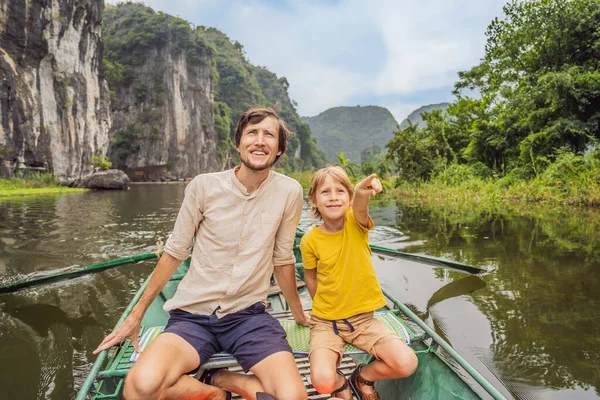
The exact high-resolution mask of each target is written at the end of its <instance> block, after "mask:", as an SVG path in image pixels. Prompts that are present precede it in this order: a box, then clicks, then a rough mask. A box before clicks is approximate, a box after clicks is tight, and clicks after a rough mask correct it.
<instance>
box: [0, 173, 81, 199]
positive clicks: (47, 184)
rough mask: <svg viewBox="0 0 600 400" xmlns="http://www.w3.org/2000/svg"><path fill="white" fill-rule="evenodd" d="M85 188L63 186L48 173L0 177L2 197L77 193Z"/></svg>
mask: <svg viewBox="0 0 600 400" xmlns="http://www.w3.org/2000/svg"><path fill="white" fill-rule="evenodd" d="M85 190H86V189H76V188H70V187H66V186H61V185H60V184H59V182H58V179H56V177H54V176H53V175H52V174H48V173H29V174H26V175H25V176H23V178H13V179H0V197H12V196H29V195H39V194H57V193H77V192H83V191H85Z"/></svg>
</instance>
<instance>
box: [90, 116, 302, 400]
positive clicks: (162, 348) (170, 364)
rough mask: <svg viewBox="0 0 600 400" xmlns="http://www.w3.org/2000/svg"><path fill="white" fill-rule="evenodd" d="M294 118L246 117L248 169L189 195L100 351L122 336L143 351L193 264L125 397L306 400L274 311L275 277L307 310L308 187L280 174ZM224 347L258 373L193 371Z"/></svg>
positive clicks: (239, 133)
mask: <svg viewBox="0 0 600 400" xmlns="http://www.w3.org/2000/svg"><path fill="white" fill-rule="evenodd" d="M289 134H290V132H289V131H288V129H287V127H286V124H285V122H284V121H283V120H281V119H280V118H279V116H277V114H276V113H275V112H274V111H273V110H271V109H253V110H250V111H247V112H246V113H244V115H242V117H241V118H240V120H239V122H238V125H237V129H236V133H235V144H236V148H237V151H238V152H239V153H240V159H241V162H242V163H241V166H239V167H236V168H235V169H233V170H228V171H223V172H217V173H211V174H204V175H198V176H197V177H196V178H194V180H192V182H190V184H189V185H188V186H187V188H186V190H185V198H184V200H183V204H182V206H181V209H180V210H179V215H178V216H177V221H176V222H175V227H174V229H173V233H172V235H171V236H170V237H169V239H168V240H167V243H166V246H165V252H164V254H163V256H162V257H161V258H160V260H159V262H158V264H157V265H156V268H155V270H154V274H153V275H152V278H151V280H150V283H149V285H148V287H147V289H146V290H145V292H144V294H143V295H142V297H141V298H140V300H139V302H138V303H137V305H136V306H135V308H134V309H133V310H132V312H131V314H130V315H129V317H128V318H127V319H126V320H125V321H123V323H122V324H121V325H120V326H119V327H118V328H117V329H116V330H115V331H114V332H112V333H111V334H110V335H108V336H107V337H106V338H105V339H104V341H103V342H102V343H101V344H100V346H98V348H97V349H96V350H95V351H94V353H98V352H100V351H102V350H104V349H107V348H110V347H111V346H113V345H115V344H117V343H119V342H121V341H122V340H124V339H125V338H129V339H131V340H132V341H133V344H134V346H135V348H136V349H138V347H139V345H138V335H139V330H140V321H141V319H142V317H143V315H144V313H145V311H146V309H147V308H148V306H149V305H150V304H151V303H152V301H153V300H154V298H155V297H156V296H157V295H158V294H159V293H160V291H161V290H162V288H163V287H164V285H165V284H166V283H167V282H168V280H169V278H170V277H171V275H172V274H173V273H174V272H175V270H176V269H177V266H178V265H179V264H180V263H181V260H184V259H186V258H187V257H188V255H189V253H190V250H191V249H192V239H193V238H194V237H195V238H196V240H195V243H194V249H193V252H192V261H191V264H190V268H189V271H188V273H187V274H186V276H185V277H184V278H183V280H182V281H181V283H180V284H179V287H178V289H177V292H176V293H175V295H174V296H173V298H172V299H171V300H169V301H168V302H167V303H166V304H165V310H166V311H169V312H170V317H169V322H168V324H167V327H166V328H165V331H164V332H163V333H162V334H161V335H159V337H158V338H156V339H155V340H153V341H152V342H151V343H150V345H149V346H148V348H147V349H146V350H144V352H142V353H141V355H140V358H139V360H138V361H137V362H136V363H135V364H134V366H133V367H132V369H131V371H130V372H129V375H128V377H127V379H126V381H125V388H124V396H125V398H126V399H159V398H160V399H180V398H185V399H191V398H202V399H204V398H207V399H225V398H226V396H227V395H228V393H227V392H236V393H238V394H240V395H242V396H243V397H245V398H250V399H253V398H255V396H256V393H257V392H267V393H269V394H271V395H273V396H275V398H277V399H306V397H307V395H306V390H305V388H304V385H303V383H302V380H301V377H300V374H299V372H298V369H297V368H296V364H295V362H294V358H293V355H292V353H291V348H290V346H289V344H288V342H287V340H286V338H285V331H283V329H282V328H281V325H280V324H279V322H278V321H277V320H276V319H275V318H273V317H272V316H271V315H269V314H268V313H266V312H265V307H264V305H263V302H264V300H266V298H267V292H268V289H269V285H270V277H271V273H272V272H273V271H274V272H275V277H276V278H277V281H278V283H279V286H280V287H281V290H282V292H283V294H284V296H285V297H286V299H287V300H288V303H289V305H290V309H291V311H292V314H293V316H294V319H295V320H296V322H298V323H300V324H304V325H306V324H307V322H308V316H307V314H305V313H304V311H303V310H302V304H301V302H300V298H299V297H298V293H297V291H296V277H295V268H294V262H295V260H294V256H293V251H292V248H293V242H294V237H295V231H296V225H297V224H298V221H299V220H300V214H301V211H302V199H303V196H302V187H301V186H300V185H299V184H298V182H296V181H294V180H293V179H290V178H288V177H285V176H283V175H281V174H278V173H276V172H274V171H271V170H270V168H271V166H272V165H273V164H274V163H275V162H276V161H277V160H278V159H279V157H280V156H281V154H283V153H284V152H285V149H286V147H287V141H288V136H289ZM219 351H225V352H227V353H231V354H233V355H234V356H235V357H236V358H237V360H238V361H239V362H240V364H241V365H242V367H243V368H244V370H250V371H251V372H252V373H253V374H254V376H248V375H242V374H235V373H232V372H230V371H227V370H217V371H216V372H215V371H211V373H210V374H208V377H207V379H205V382H206V383H208V385H207V384H205V383H202V382H200V381H198V380H197V379H194V378H193V377H191V376H189V375H187V374H188V373H190V372H192V371H195V370H197V369H198V368H199V367H200V366H201V365H202V364H203V363H205V362H206V361H207V360H208V358H209V357H210V356H211V355H212V354H214V353H216V352H219Z"/></svg>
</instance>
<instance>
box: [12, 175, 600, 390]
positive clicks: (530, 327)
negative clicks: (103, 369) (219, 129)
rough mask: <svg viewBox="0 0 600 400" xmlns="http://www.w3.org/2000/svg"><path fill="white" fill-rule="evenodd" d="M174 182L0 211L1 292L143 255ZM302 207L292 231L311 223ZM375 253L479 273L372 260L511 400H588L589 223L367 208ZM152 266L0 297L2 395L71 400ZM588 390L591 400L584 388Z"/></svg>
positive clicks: (594, 223)
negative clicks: (439, 260)
mask: <svg viewBox="0 0 600 400" xmlns="http://www.w3.org/2000/svg"><path fill="white" fill-rule="evenodd" d="M183 190H184V185H143V186H134V187H133V188H132V190H130V191H127V192H97V193H96V192H90V193H84V194H70V195H60V196H50V197H40V198H23V199H16V200H15V199H11V200H8V201H7V200H2V201H1V202H0V284H6V283H7V282H13V281H17V280H21V279H23V278H25V277H27V276H29V275H30V274H32V273H36V274H40V273H50V272H52V271H54V270H58V269H60V268H64V267H68V266H74V267H82V266H86V265H90V264H94V263H97V262H101V261H104V260H107V259H114V258H117V257H121V256H124V255H131V254H137V253H141V252H148V251H154V243H155V241H156V238H157V237H161V238H163V239H164V238H166V236H167V234H168V233H169V232H170V230H171V229H172V227H173V222H174V220H175V217H176V215H177V212H178V209H179V206H180V204H181V201H182V199H183ZM308 214H309V206H308V205H305V208H304V217H305V218H303V219H302V221H301V224H300V225H301V227H302V228H304V229H307V228H309V227H310V226H311V225H313V224H314V223H315V221H314V220H311V219H309V218H308ZM371 214H372V216H373V218H374V220H375V222H376V225H377V226H376V227H375V229H374V230H373V231H372V232H371V234H370V238H371V241H372V242H373V243H374V244H379V245H383V246H387V247H391V248H394V249H398V250H402V251H408V252H421V253H424V254H428V255H432V256H436V257H446V258H449V259H452V260H455V261H459V262H464V263H467V264H472V265H476V266H479V267H484V268H486V269H487V270H489V272H488V273H487V274H485V275H483V276H470V275H468V274H465V273H460V272H456V271H449V270H446V269H440V268H432V267H431V266H429V265H423V264H420V263H416V262H414V261H411V260H402V259H399V258H396V257H390V256H387V255H381V254H376V255H374V256H373V260H374V265H375V268H376V270H377V273H378V276H379V279H380V282H381V284H382V286H384V287H385V288H386V289H388V290H389V291H390V292H392V293H393V294H394V295H395V296H396V297H397V298H399V299H400V300H401V301H403V302H405V303H406V304H407V305H408V306H409V307H410V308H411V309H413V310H414V311H415V312H416V313H417V314H419V315H420V316H421V317H422V318H423V319H424V320H425V321H426V322H427V323H429V324H430V325H431V326H432V327H434V329H435V330H436V331H437V332H438V333H439V334H441V335H442V336H443V337H445V338H447V339H448V341H449V342H451V343H452V345H453V346H455V348H457V350H458V351H459V352H460V353H461V354H463V355H464V357H465V358H466V359H467V360H468V361H469V362H470V363H471V364H473V365H474V366H475V367H476V368H477V369H478V370H481V371H483V373H484V375H486V377H488V378H489V379H491V380H494V379H497V380H498V381H501V382H504V383H505V384H506V386H507V387H508V388H509V389H510V391H511V393H507V395H510V394H512V395H513V396H514V397H517V398H560V399H567V398H569V399H570V398H578V399H579V398H581V399H583V398H597V396H598V393H597V391H598V388H600V369H599V367H598V366H597V365H596V364H597V360H598V359H600V357H599V356H600V354H599V353H600V332H599V330H600V307H599V306H600V301H599V300H600V282H599V280H600V276H599V275H600V274H599V272H598V264H599V261H600V246H599V245H600V243H599V241H600V239H599V238H598V237H597V235H596V234H595V232H596V231H597V230H598V228H600V227H599V221H600V216H599V215H598V214H597V213H594V212H587V213H575V212H569V213H565V214H552V215H550V214H543V213H534V212H527V213H516V212H514V211H496V212H494V213H490V212H485V211H482V210H477V209H468V210H467V209H464V208H460V207H456V208H453V207H450V206H448V205H446V206H444V207H437V208H431V207H425V206H423V205H419V204H400V205H398V206H396V204H395V203H394V202H393V201H391V200H390V199H389V198H387V199H386V198H383V199H381V200H378V201H377V202H375V203H374V204H373V205H372V207H371ZM153 267H154V262H153V261H145V262H142V263H139V264H136V265H129V266H123V267H119V268H115V269H110V270H106V271H104V272H102V273H99V274H94V275H88V276H84V277H80V278H76V279H73V280H70V281H65V282H59V283H54V284H51V285H44V286H39V287H35V288H31V289H28V290H25V291H22V292H18V293H14V294H11V295H0V350H1V351H0V361H4V362H0V387H1V388H3V392H2V394H0V398H3V396H6V398H11V399H12V398H19V399H61V400H62V399H68V398H74V396H75V391H76V389H77V388H78V387H79V386H80V385H81V383H82V382H83V380H84V379H85V377H86V376H87V373H88V371H89V368H90V366H91V363H92V362H93V361H94V359H95V357H94V356H93V355H92V354H91V351H92V350H93V349H94V348H95V346H96V345H97V344H98V343H99V342H100V340H101V339H102V338H103V336H104V334H106V333H108V332H109V331H110V330H111V329H112V327H113V326H114V324H115V323H116V321H117V320H118V318H119V316H120V315H121V313H122V312H123V311H124V309H125V307H126V306H127V304H128V302H129V301H130V299H131V298H132V297H133V295H134V294H135V292H136V291H137V290H138V288H139V287H140V285H141V283H142V282H143V281H144V280H145V279H146V277H147V276H148V274H149V272H150V271H151V270H152V268H153ZM586 389H588V390H586Z"/></svg>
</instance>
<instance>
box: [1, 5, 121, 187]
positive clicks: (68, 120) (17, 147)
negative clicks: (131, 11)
mask: <svg viewBox="0 0 600 400" xmlns="http://www.w3.org/2000/svg"><path fill="white" fill-rule="evenodd" d="M103 7H104V2H103V1H101V0H100V1H77V0H60V1H58V0H29V1H28V0H10V1H2V2H0V176H11V175H12V173H13V172H14V171H15V169H27V168H33V169H42V170H48V171H51V172H53V173H54V174H55V175H56V176H58V177H59V178H60V180H61V181H63V182H66V183H69V182H72V181H74V180H76V179H79V178H80V177H81V176H83V175H85V174H87V173H88V172H91V167H90V166H89V165H88V164H89V159H90V158H91V157H92V156H94V155H101V154H106V151H107V149H108V145H109V136H108V135H109V128H110V125H111V118H110V113H109V101H108V88H107V85H106V82H105V80H104V72H103V69H102V51H103V50H102V49H103V48H102V42H101V21H102V9H103Z"/></svg>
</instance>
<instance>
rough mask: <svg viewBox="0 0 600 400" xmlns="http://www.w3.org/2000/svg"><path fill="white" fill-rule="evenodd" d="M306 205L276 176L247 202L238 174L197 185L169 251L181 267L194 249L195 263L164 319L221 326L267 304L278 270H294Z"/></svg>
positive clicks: (207, 177) (188, 193)
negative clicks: (197, 319) (188, 318)
mask: <svg viewBox="0 0 600 400" xmlns="http://www.w3.org/2000/svg"><path fill="white" fill-rule="evenodd" d="M302 200H303V192H302V187H301V186H300V184H299V183H298V182H296V181H295V180H293V179H291V178H288V177H286V176H285V175H281V174H279V173H277V172H274V171H270V172H269V176H268V177H267V179H265V181H264V182H263V183H262V184H261V186H260V187H259V188H258V189H257V190H255V191H254V192H252V193H250V194H248V191H247V190H246V188H245V187H244V185H242V183H241V182H240V181H239V180H238V179H237V177H236V175H235V172H234V170H233V169H232V170H228V171H223V172H217V173H211V174H203V175H198V176H197V177H196V178H194V180H192V181H191V182H190V183H189V184H188V186H187V187H186V189H185V198H184V200H183V204H182V205H181V209H180V210H179V215H178V216H177V221H176V222H175V227H174V228H173V233H172V234H171V236H170V237H169V238H168V239H167V243H166V245H165V251H166V252H167V253H168V254H170V255H171V256H173V257H175V258H177V259H179V260H184V259H186V258H187V257H188V256H189V254H190V251H191V250H192V242H193V251H192V260H191V264H190V268H189V271H188V273H187V274H186V275H185V277H184V278H183V280H182V281H181V283H180V284H179V287H178V289H177V292H176V293H175V295H174V296H173V298H172V299H170V300H169V301H167V302H166V303H165V306H164V309H165V311H170V310H172V309H175V308H179V309H182V310H185V311H188V312H191V313H194V314H202V315H210V314H212V313H213V312H215V311H216V314H217V316H218V317H219V318H221V317H223V316H225V315H227V314H231V313H234V312H237V311H240V310H243V309H245V308H247V307H249V306H250V305H252V304H254V303H256V302H259V301H265V300H266V299H267V292H268V290H269V285H270V280H271V274H272V273H273V267H274V266H279V265H288V264H294V262H295V258H294V253H293V246H294V238H295V233H296V226H297V225H298V222H299V220H300V215H301V213H302ZM194 237H195V238H196V240H195V241H193V240H192V239H193V238H194Z"/></svg>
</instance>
